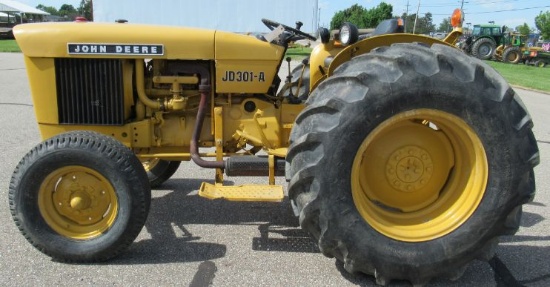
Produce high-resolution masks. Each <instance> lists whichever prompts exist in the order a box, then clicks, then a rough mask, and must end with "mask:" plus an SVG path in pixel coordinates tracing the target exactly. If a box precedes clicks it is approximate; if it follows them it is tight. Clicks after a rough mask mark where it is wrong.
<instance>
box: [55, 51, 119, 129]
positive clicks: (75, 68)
mask: <svg viewBox="0 0 550 287" xmlns="http://www.w3.org/2000/svg"><path fill="white" fill-rule="evenodd" d="M55 77H56V85H57V106H58V110H59V123H60V124H74V125H122V124H123V123H124V91H123V84H122V63H121V61H120V60H111V59H65V58H58V59H55Z"/></svg>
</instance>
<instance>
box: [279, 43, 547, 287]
mask: <svg viewBox="0 0 550 287" xmlns="http://www.w3.org/2000/svg"><path fill="white" fill-rule="evenodd" d="M531 126H532V122H531V119H530V117H529V115H528V113H527V111H526V110H525V109H524V106H523V104H522V103H521V100H520V99H519V97H518V96H517V95H516V94H515V93H514V91H513V90H512V89H511V88H510V87H509V86H508V84H507V83H506V82H505V81H504V80H503V79H502V78H501V77H500V76H499V75H498V74H497V73H496V72H495V71H494V70H493V69H492V68H490V67H489V66H487V65H486V64H484V63H483V62H481V61H479V60H477V59H474V58H472V57H468V56H466V55H465V54H463V53H460V51H459V50H456V49H453V48H450V47H447V46H442V45H434V46H433V47H431V48H427V47H424V46H421V45H415V44H397V45H393V46H391V47H383V48H378V49H376V50H374V51H373V52H371V53H369V54H366V55H362V56H358V57H356V58H353V59H352V60H350V61H349V62H347V63H345V64H343V65H342V66H341V67H339V68H338V69H337V70H336V71H335V73H334V75H333V76H332V77H329V78H328V79H327V80H325V81H324V82H323V83H322V84H321V85H319V87H318V88H317V89H316V90H315V91H314V92H313V93H312V94H311V96H310V97H309V99H308V103H307V107H306V108H305V109H304V110H303V111H302V113H301V114H300V115H299V116H298V118H297V120H296V124H295V126H294V128H293V130H292V133H291V145H290V148H289V152H288V155H287V161H288V162H289V164H290V167H289V170H288V176H289V178H290V183H289V197H290V199H291V202H292V204H293V208H294V209H295V211H296V212H297V213H298V214H299V216H300V224H301V226H302V227H303V228H304V229H306V230H308V231H309V232H310V233H311V234H312V235H313V236H314V237H315V238H316V239H317V240H318V244H319V248H320V250H321V251H322V252H323V253H324V254H325V255H327V256H330V257H336V258H337V259H339V260H341V261H343V262H344V267H345V269H346V270H348V271H349V272H363V273H367V274H373V275H375V277H376V281H377V283H378V284H382V285H385V284H386V283H388V282H390V281H391V280H394V279H401V280H408V281H410V282H412V283H413V284H424V283H426V282H428V281H429V280H430V279H431V278H433V277H437V276H443V277H449V278H453V279H454V278H458V277H460V276H461V275H462V272H463V271H464V270H465V267H466V266H467V264H468V262H470V261H472V260H473V259H476V258H480V259H486V260H488V259H489V258H491V257H492V255H493V253H494V247H495V245H496V242H497V239H496V237H498V236H500V235H503V234H513V233H514V232H515V231H516V230H517V228H518V227H519V220H518V218H520V215H521V205H522V204H523V203H526V202H528V201H529V200H531V199H532V197H533V195H534V189H535V185H534V173H533V167H534V166H535V165H536V164H537V163H538V148H537V145H536V141H535V139H534V136H533V133H532V131H531ZM327 167H330V168H327Z"/></svg>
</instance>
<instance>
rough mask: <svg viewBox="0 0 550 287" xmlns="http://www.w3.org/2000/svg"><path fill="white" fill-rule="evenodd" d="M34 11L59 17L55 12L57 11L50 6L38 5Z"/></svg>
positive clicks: (57, 12)
mask: <svg viewBox="0 0 550 287" xmlns="http://www.w3.org/2000/svg"><path fill="white" fill-rule="evenodd" d="M36 9H38V10H42V11H44V12H47V13H50V15H55V16H59V11H57V9H56V8H55V7H52V6H44V5H42V4H38V6H36Z"/></svg>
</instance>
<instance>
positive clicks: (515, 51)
mask: <svg viewBox="0 0 550 287" xmlns="http://www.w3.org/2000/svg"><path fill="white" fill-rule="evenodd" d="M502 60H503V62H505V63H510V64H518V63H519V62H520V61H521V49H520V48H519V47H510V48H508V49H506V50H504V53H502Z"/></svg>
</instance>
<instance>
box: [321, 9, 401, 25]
mask: <svg viewBox="0 0 550 287" xmlns="http://www.w3.org/2000/svg"><path fill="white" fill-rule="evenodd" d="M392 14H393V6H392V5H390V4H387V3H385V2H382V3H380V4H378V6H377V7H375V8H372V9H368V10H367V9H365V8H364V7H363V6H361V5H359V4H354V5H353V6H351V7H350V8H347V9H345V10H342V11H338V12H336V13H335V14H334V16H333V17H332V20H331V21H330V29H338V28H340V27H341V26H342V24H343V23H344V22H350V23H353V24H354V25H356V26H357V27H358V28H374V27H376V26H377V25H378V24H379V23H380V22H382V21H383V20H386V19H390V18H391V17H392Z"/></svg>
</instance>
